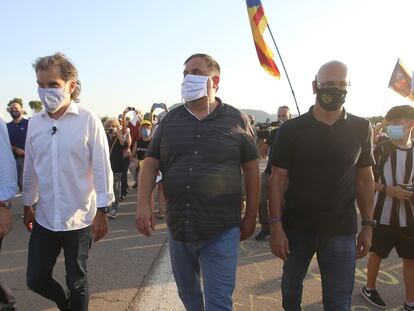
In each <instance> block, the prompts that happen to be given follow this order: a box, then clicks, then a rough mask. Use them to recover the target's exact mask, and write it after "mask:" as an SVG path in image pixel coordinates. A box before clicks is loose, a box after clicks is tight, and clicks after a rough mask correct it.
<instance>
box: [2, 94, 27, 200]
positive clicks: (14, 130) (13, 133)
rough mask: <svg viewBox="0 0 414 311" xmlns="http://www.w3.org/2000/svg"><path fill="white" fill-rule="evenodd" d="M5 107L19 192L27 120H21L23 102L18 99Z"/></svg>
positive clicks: (21, 181)
mask: <svg viewBox="0 0 414 311" xmlns="http://www.w3.org/2000/svg"><path fill="white" fill-rule="evenodd" d="M7 106H8V111H9V113H10V116H11V117H12V119H13V120H12V121H11V122H9V123H7V130H8V131H9V137H10V144H11V146H12V150H13V154H14V157H15V158H16V166H17V185H18V187H19V189H20V192H21V191H22V183H23V166H24V149H25V143H26V134H27V126H28V125H29V120H27V119H25V118H23V112H24V111H23V102H22V100H21V99H20V98H14V99H12V100H11V101H10V102H9V103H8V105H7Z"/></svg>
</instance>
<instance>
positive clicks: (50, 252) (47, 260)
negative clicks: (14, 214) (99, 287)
mask: <svg viewBox="0 0 414 311" xmlns="http://www.w3.org/2000/svg"><path fill="white" fill-rule="evenodd" d="M91 241H92V230H91V226H89V227H86V228H83V229H79V230H73V231H57V232H55V231H51V230H48V229H46V228H44V227H42V226H41V225H39V224H38V223H37V222H35V223H34V226H33V230H32V233H31V235H30V241H29V256H28V263H27V287H28V288H29V289H31V290H32V291H34V292H35V293H38V294H39V295H41V296H43V297H45V298H48V299H50V300H52V301H54V302H55V303H56V305H57V306H58V307H59V309H60V310H77V311H86V310H88V304H89V293H88V281H87V274H86V260H87V258H88V250H89V248H90V245H91ZM62 248H63V251H64V255H65V268H66V285H67V286H68V289H69V295H68V293H67V292H66V291H65V290H64V289H63V287H62V286H61V285H60V284H59V283H58V282H57V281H56V280H55V279H53V276H52V273H53V267H54V266H55V264H56V259H57V257H58V255H59V253H60V250H61V249H62ZM69 302H70V306H71V309H68V306H69Z"/></svg>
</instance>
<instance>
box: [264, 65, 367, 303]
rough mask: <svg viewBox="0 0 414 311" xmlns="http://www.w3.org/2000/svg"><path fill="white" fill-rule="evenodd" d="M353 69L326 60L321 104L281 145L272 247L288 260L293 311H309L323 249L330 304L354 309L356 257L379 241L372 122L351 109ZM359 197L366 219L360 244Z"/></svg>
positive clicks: (286, 285)
mask: <svg viewBox="0 0 414 311" xmlns="http://www.w3.org/2000/svg"><path fill="white" fill-rule="evenodd" d="M347 72H348V70H347V67H346V65H345V64H343V63H341V62H339V61H331V62H329V63H326V64H325V65H323V66H322V67H321V68H320V69H319V71H318V74H317V76H316V78H315V80H314V81H313V83H312V86H313V91H314V94H316V100H315V105H314V106H312V107H311V108H310V110H309V112H307V113H305V114H303V115H301V116H299V117H297V118H294V119H292V120H288V121H286V122H285V123H283V124H282V126H281V127H280V128H279V132H278V135H277V138H276V140H275V142H274V144H273V149H272V154H271V157H270V163H271V164H272V174H271V177H270V179H269V211H270V219H269V224H270V231H271V236H270V246H271V250H272V252H273V253H274V254H275V255H276V256H278V257H280V258H281V259H283V260H284V265H283V276H282V296H283V308H284V309H285V310H287V311H291V310H292V311H293V310H294V311H297V310H300V309H301V300H302V289H303V279H304V277H305V275H306V272H307V270H308V267H309V264H310V262H311V260H312V258H313V256H314V254H315V253H316V258H317V260H318V264H319V269H320V273H321V281H322V292H323V306H324V309H325V310H329V311H337V310H338V311H339V310H343V311H345V310H346V311H349V310H350V309H351V296H352V290H353V286H354V277H355V264H356V258H361V257H363V256H365V255H366V254H367V253H368V251H369V249H370V247H371V237H372V226H373V225H374V224H375V222H374V221H373V219H372V216H373V215H372V213H373V195H374V179H373V175H372V169H371V166H372V165H373V164H374V159H373V156H372V128H371V125H370V123H369V121H368V120H365V119H362V118H359V117H356V116H354V115H351V114H349V113H347V112H346V111H345V109H344V108H343V104H344V103H345V98H346V94H347V86H348V85H349V82H348V80H347ZM286 189H287V190H286ZM285 190H286V193H285ZM355 198H356V199H357V202H358V207H359V211H360V215H361V218H362V230H361V232H360V233H359V234H358V238H357V241H358V242H357V245H355V233H356V231H357V214H356V211H355V205H354V203H355Z"/></svg>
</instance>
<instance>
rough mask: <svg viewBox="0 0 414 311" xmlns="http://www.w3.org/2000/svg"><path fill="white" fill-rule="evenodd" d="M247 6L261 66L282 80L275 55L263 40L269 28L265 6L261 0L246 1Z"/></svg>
mask: <svg viewBox="0 0 414 311" xmlns="http://www.w3.org/2000/svg"><path fill="white" fill-rule="evenodd" d="M246 5H247V12H248V14H249V20H250V26H251V28H252V33H253V39H254V45H255V47H256V51H257V56H258V57H259V62H260V65H262V67H263V69H264V70H265V71H266V72H267V73H268V74H270V75H272V76H274V77H276V78H278V79H280V72H279V69H278V68H277V66H276V63H275V61H274V60H273V53H272V51H271V50H270V48H269V46H268V45H267V44H266V42H265V40H264V38H263V33H264V31H265V30H266V27H267V26H268V23H267V19H266V16H265V14H264V10H263V5H262V3H261V2H260V0H246Z"/></svg>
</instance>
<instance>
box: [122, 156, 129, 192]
mask: <svg viewBox="0 0 414 311" xmlns="http://www.w3.org/2000/svg"><path fill="white" fill-rule="evenodd" d="M129 163H131V158H124V171H123V172H122V178H121V195H122V196H126V194H127V189H128V169H129Z"/></svg>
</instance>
